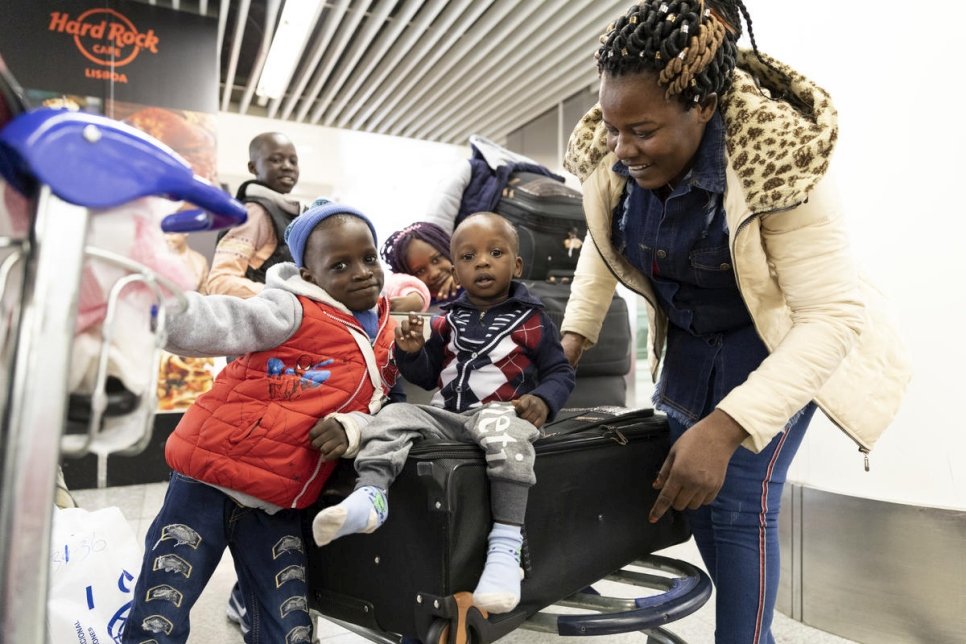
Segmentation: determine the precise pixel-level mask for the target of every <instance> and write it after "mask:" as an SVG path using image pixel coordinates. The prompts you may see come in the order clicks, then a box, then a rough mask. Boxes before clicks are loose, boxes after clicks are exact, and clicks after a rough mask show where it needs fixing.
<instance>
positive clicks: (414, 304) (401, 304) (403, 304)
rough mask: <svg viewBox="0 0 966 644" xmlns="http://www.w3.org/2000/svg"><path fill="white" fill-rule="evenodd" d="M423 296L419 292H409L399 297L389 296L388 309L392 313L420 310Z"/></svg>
mask: <svg viewBox="0 0 966 644" xmlns="http://www.w3.org/2000/svg"><path fill="white" fill-rule="evenodd" d="M424 304H425V302H423V296H422V295H420V294H419V293H409V294H408V295H400V296H399V297H391V298H389V310H390V311H392V312H393V313H408V312H409V311H422V310H423V305H424Z"/></svg>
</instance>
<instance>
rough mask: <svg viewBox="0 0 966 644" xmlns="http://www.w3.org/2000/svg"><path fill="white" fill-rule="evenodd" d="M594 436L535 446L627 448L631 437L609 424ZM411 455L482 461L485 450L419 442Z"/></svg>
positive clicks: (577, 434) (548, 440)
mask: <svg viewBox="0 0 966 644" xmlns="http://www.w3.org/2000/svg"><path fill="white" fill-rule="evenodd" d="M595 429H598V430H599V431H595V432H593V433H590V432H587V433H583V432H574V433H572V434H564V435H561V436H559V438H555V437H554V436H553V435H551V436H549V437H546V438H541V439H540V442H538V443H537V444H536V445H535V447H537V448H539V449H540V451H541V452H542V453H548V452H556V451H563V450H568V449H573V448H574V446H575V445H579V446H580V448H581V449H583V448H585V447H586V448H589V447H593V446H600V445H602V444H604V442H605V441H613V442H615V443H617V444H618V445H627V444H628V443H630V442H631V438H628V437H627V434H625V433H624V432H622V431H621V430H620V429H619V428H618V427H617V426H610V425H598V426H597V427H596V428H595ZM659 435H660V434H659V433H656V434H655V435H654V438H657V437H658V436H659ZM651 438H652V437H651V436H648V435H643V436H641V439H642V440H650V439H651ZM409 455H410V456H411V457H413V458H416V459H418V460H435V459H446V458H463V459H479V460H483V451H482V450H481V449H480V447H479V446H478V445H476V444H474V443H461V442H457V441H439V440H432V439H430V441H428V444H420V443H416V444H415V445H413V448H412V450H411V451H410V452H409Z"/></svg>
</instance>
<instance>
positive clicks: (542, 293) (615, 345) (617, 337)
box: [524, 280, 634, 407]
mask: <svg viewBox="0 0 966 644" xmlns="http://www.w3.org/2000/svg"><path fill="white" fill-rule="evenodd" d="M524 284H525V285H526V287H527V290H529V291H530V293H531V294H533V295H535V296H536V297H537V298H539V299H540V301H541V302H542V303H543V308H544V311H546V312H547V315H549V316H550V319H551V320H553V322H554V324H556V325H557V328H558V329H559V328H560V326H561V325H562V324H563V317H564V311H566V309H567V300H569V299H570V284H562V283H560V282H556V283H550V282H528V281H525V280H524ZM633 355H634V347H633V343H632V338H631V321H630V316H629V313H628V311H627V302H626V301H624V298H623V297H621V296H620V295H618V294H617V293H614V297H613V298H611V301H610V306H609V307H607V315H606V316H605V317H604V324H603V326H601V329H600V335H599V336H598V338H597V344H595V345H594V346H592V347H591V348H590V349H588V350H587V351H585V352H584V355H583V356H581V358H580V362H579V363H578V364H577V377H578V378H581V377H587V376H624V375H627V374H628V373H630V370H631V361H632V359H633ZM597 404H599V405H603V404H621V405H623V404H624V403H623V399H621V402H620V403H603V402H601V403H597ZM567 406H568V407H579V406H584V405H573V404H570V403H568V405H567Z"/></svg>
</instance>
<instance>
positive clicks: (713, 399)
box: [612, 113, 768, 426]
mask: <svg viewBox="0 0 966 644" xmlns="http://www.w3.org/2000/svg"><path fill="white" fill-rule="evenodd" d="M613 170H614V172H616V173H617V174H619V175H621V176H624V177H628V181H627V183H626V187H625V189H624V197H623V199H622V200H621V203H620V204H619V205H618V206H617V209H616V211H615V213H614V220H613V221H614V224H613V230H612V236H613V241H614V246H615V248H617V249H618V252H620V253H621V254H622V255H623V256H624V257H625V258H626V259H627V260H628V261H629V262H630V263H631V264H632V265H633V266H634V267H635V268H637V269H638V270H640V271H641V272H642V273H643V274H644V275H645V276H647V277H648V278H649V279H650V281H651V284H652V285H653V287H654V294H655V297H656V298H657V302H656V304H657V306H659V307H660V308H661V309H662V310H663V311H664V312H665V314H667V316H668V321H669V325H668V339H667V349H666V351H665V358H664V369H663V371H662V373H661V377H660V380H659V382H658V385H657V390H656V392H655V394H654V403H655V406H656V407H657V408H658V409H660V410H661V411H663V412H665V413H667V414H668V415H669V416H672V417H674V418H675V419H677V420H679V421H680V422H682V423H683V424H685V425H686V426H690V425H692V424H694V423H695V422H697V421H698V420H700V419H701V418H703V417H704V416H706V415H707V414H708V413H710V411H711V410H712V409H714V406H715V405H716V404H717V403H718V402H719V401H720V400H721V399H722V398H724V397H725V395H727V394H728V392H729V391H731V389H733V388H734V387H736V386H737V385H739V384H741V383H742V382H744V381H745V379H746V378H747V377H748V374H750V373H751V372H752V371H754V370H755V369H756V368H757V367H758V365H759V364H760V363H761V361H762V360H764V358H765V357H766V356H767V355H768V351H767V349H766V348H765V346H764V344H763V343H762V342H761V340H760V339H759V337H758V335H757V333H756V331H755V329H754V326H753V325H752V322H751V316H750V314H749V313H748V308H747V307H746V306H745V303H744V301H743V300H742V298H741V294H740V293H739V291H738V284H737V281H736V279H735V274H734V270H733V268H732V266H733V263H732V259H731V250H730V246H729V242H728V224H727V220H726V218H725V209H724V191H725V133H724V121H723V119H722V118H721V115H720V114H718V113H715V115H714V116H713V117H712V118H711V120H710V121H709V122H708V125H707V127H706V128H705V131H704V136H703V137H702V139H701V144H700V145H699V147H698V151H697V153H696V155H695V159H694V164H693V165H692V167H691V169H690V171H689V172H688V174H687V175H686V176H685V177H684V179H683V180H682V181H681V182H680V183H679V184H678V185H677V186H676V187H675V188H674V190H673V191H672V192H671V194H670V196H668V197H667V199H666V200H665V201H662V200H661V199H660V198H659V197H658V196H657V195H655V194H654V193H653V192H652V191H650V190H646V189H644V188H641V187H640V186H638V185H637V183H636V182H634V180H633V179H630V177H629V174H628V172H627V167H626V166H625V165H624V164H623V163H617V164H616V165H615V166H614V168H613Z"/></svg>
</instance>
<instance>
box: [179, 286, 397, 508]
mask: <svg viewBox="0 0 966 644" xmlns="http://www.w3.org/2000/svg"><path fill="white" fill-rule="evenodd" d="M299 301H300V302H301V304H302V311H303V317H302V324H301V326H300V327H299V329H298V331H296V332H295V334H294V335H293V336H292V337H291V338H289V339H288V340H286V341H285V342H284V343H283V344H282V345H281V346H279V347H276V348H274V349H270V350H268V351H259V352H255V353H249V354H246V355H244V356H242V357H240V358H238V359H237V360H234V361H232V362H230V363H229V364H228V365H227V366H226V367H225V369H223V370H222V371H221V373H219V374H218V377H217V378H216V379H215V383H214V385H213V386H212V388H211V390H210V391H208V392H207V393H205V394H203V395H202V396H201V397H200V398H198V400H197V401H196V402H195V403H194V404H193V405H192V406H191V407H190V408H189V409H188V411H186V412H185V415H184V418H182V419H181V422H180V423H178V426H177V427H176V428H175V430H174V433H173V434H171V436H170V437H169V438H168V442H167V444H166V446H165V458H166V459H167V461H168V465H170V466H171V468H172V469H174V470H175V471H177V472H181V473H182V474H185V475H186V476H190V477H192V478H195V479H198V480H199V481H204V482H205V483H211V484H213V485H218V486H222V487H226V488H229V489H231V490H236V491H238V492H242V493H244V494H248V495H251V496H254V497H255V498H258V499H261V500H263V501H268V502H269V503H272V504H275V505H278V506H281V507H284V508H304V507H306V506H308V505H310V504H311V503H312V502H313V501H315V499H316V498H317V497H318V495H319V492H321V490H322V488H323V486H324V485H325V481H326V479H328V477H329V475H330V474H331V473H332V470H333V469H334V467H335V462H334V461H330V462H325V461H323V460H322V456H321V454H320V453H319V451H318V450H316V449H314V448H313V447H312V445H311V443H310V442H309V430H310V429H311V428H312V426H313V425H314V424H315V423H316V421H318V419H320V418H322V417H324V416H326V415H327V414H330V413H332V412H351V411H362V412H366V413H374V412H375V409H370V402H371V401H372V400H373V394H374V391H375V387H374V385H373V382H372V379H371V378H370V374H369V371H368V369H367V367H366V361H365V357H364V355H363V353H362V351H361V350H360V347H359V345H358V344H357V343H356V340H355V339H353V334H360V336H361V337H362V338H363V342H364V343H367V340H365V339H364V338H365V337H366V336H365V332H364V331H363V330H362V327H361V326H360V325H359V323H358V322H357V321H356V319H355V318H353V317H352V316H351V315H348V314H346V313H343V312H340V311H337V310H336V309H334V308H332V307H331V306H328V305H327V304H324V303H322V302H318V301H315V300H312V299H309V298H306V297H301V296H300V297H299ZM394 325H395V323H394V322H393V321H392V319H391V318H390V317H389V307H388V300H386V299H385V298H382V299H381V300H380V302H379V333H378V335H377V338H376V342H375V344H374V346H373V350H374V352H375V361H376V365H377V366H378V370H379V372H380V375H381V379H382V391H381V392H380V395H379V396H377V397H376V398H381V397H382V396H384V395H385V394H386V393H387V392H388V390H389V388H390V387H391V386H392V384H393V382H394V381H395V378H396V370H395V367H394V366H393V365H390V363H389V360H390V349H391V347H392V342H393V327H394ZM350 329H351V330H350Z"/></svg>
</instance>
